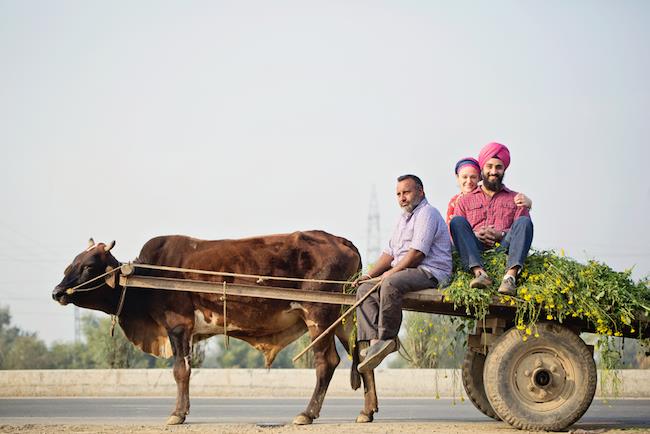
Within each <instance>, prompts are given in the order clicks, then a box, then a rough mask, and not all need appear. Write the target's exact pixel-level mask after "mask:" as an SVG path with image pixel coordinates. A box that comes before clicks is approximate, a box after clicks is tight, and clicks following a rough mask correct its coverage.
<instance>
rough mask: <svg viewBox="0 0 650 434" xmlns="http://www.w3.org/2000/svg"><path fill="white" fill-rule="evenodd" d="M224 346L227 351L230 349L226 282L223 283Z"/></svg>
mask: <svg viewBox="0 0 650 434" xmlns="http://www.w3.org/2000/svg"><path fill="white" fill-rule="evenodd" d="M223 345H224V348H225V349H226V351H228V350H229V349H230V338H229V337H228V322H227V321H226V281H225V280H224V281H223Z"/></svg>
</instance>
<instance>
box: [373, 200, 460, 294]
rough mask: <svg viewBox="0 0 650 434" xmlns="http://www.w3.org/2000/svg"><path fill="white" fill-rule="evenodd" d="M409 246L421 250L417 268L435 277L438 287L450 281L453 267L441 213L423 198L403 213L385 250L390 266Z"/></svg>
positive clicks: (401, 256) (395, 262)
mask: <svg viewBox="0 0 650 434" xmlns="http://www.w3.org/2000/svg"><path fill="white" fill-rule="evenodd" d="M409 249H415V250H418V251H420V252H422V253H424V259H423V260H422V262H421V263H420V265H418V268H419V269H421V270H423V271H425V272H426V273H428V274H429V275H431V276H433V277H435V278H436V279H437V280H438V283H439V285H440V286H445V285H446V284H447V283H448V282H449V278H450V277H451V267H452V263H451V239H450V238H449V231H448V230H447V225H446V224H445V220H444V219H443V218H442V216H441V215H440V212H439V211H438V210H437V209H436V208H434V207H433V206H431V205H429V202H427V200H426V199H422V202H420V203H419V204H418V206H417V207H415V209H414V210H413V212H410V213H408V212H404V213H402V215H401V216H400V219H399V221H398V222H397V226H396V227H395V230H394V231H393V236H392V237H391V239H390V242H389V243H388V248H387V249H385V250H384V253H386V254H387V255H390V256H392V257H393V261H392V262H391V264H390V265H391V266H392V267H394V266H395V265H397V263H398V262H399V261H401V260H402V258H404V256H405V255H406V253H407V252H408V251H409Z"/></svg>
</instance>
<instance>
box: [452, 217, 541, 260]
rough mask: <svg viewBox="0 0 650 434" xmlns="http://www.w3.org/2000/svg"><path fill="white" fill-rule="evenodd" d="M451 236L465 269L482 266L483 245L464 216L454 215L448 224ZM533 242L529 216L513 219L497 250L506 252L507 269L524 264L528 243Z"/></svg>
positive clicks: (528, 247)
mask: <svg viewBox="0 0 650 434" xmlns="http://www.w3.org/2000/svg"><path fill="white" fill-rule="evenodd" d="M449 230H450V231H451V238H452V239H453V240H454V246H455V247H456V250H458V254H459V255H460V260H461V262H462V263H463V265H464V266H465V267H466V268H467V269H471V268H473V267H481V268H483V258H482V257H481V252H483V250H485V246H483V244H482V243H481V242H480V241H479V240H478V238H476V235H474V231H473V230H472V227H471V226H470V224H469V222H468V221H467V219H466V218H465V217H461V216H456V217H453V218H452V219H451V222H450V224H449ZM532 242H533V222H532V220H531V219H530V217H526V216H522V217H519V218H518V219H517V220H515V221H514V223H513V224H512V227H511V228H510V231H508V233H507V234H506V236H505V237H504V238H503V240H501V245H500V246H499V248H498V249H497V250H498V251H505V252H508V264H507V269H508V270H509V269H511V268H512V267H515V266H517V265H518V266H519V267H522V266H523V265H524V261H525V260H526V257H527V256H528V251H529V250H530V245H531V243H532Z"/></svg>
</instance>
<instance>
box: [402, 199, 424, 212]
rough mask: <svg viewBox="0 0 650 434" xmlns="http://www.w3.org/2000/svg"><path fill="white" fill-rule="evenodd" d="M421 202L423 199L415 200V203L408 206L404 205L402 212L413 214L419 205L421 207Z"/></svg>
mask: <svg viewBox="0 0 650 434" xmlns="http://www.w3.org/2000/svg"><path fill="white" fill-rule="evenodd" d="M420 202H422V199H420V200H417V199H416V200H414V201H413V202H411V203H409V204H408V205H404V206H403V207H402V211H404V212H408V213H411V212H413V210H414V209H415V208H417V207H418V205H420Z"/></svg>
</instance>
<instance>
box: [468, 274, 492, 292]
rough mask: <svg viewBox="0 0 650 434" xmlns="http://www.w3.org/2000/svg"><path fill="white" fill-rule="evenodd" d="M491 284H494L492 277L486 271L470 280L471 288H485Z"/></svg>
mask: <svg viewBox="0 0 650 434" xmlns="http://www.w3.org/2000/svg"><path fill="white" fill-rule="evenodd" d="M490 285H492V279H490V278H489V277H488V275H487V274H485V273H481V274H479V275H478V276H476V277H475V278H473V279H472V281H471V282H469V287H470V288H479V289H485V288H487V287H488V286H490Z"/></svg>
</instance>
